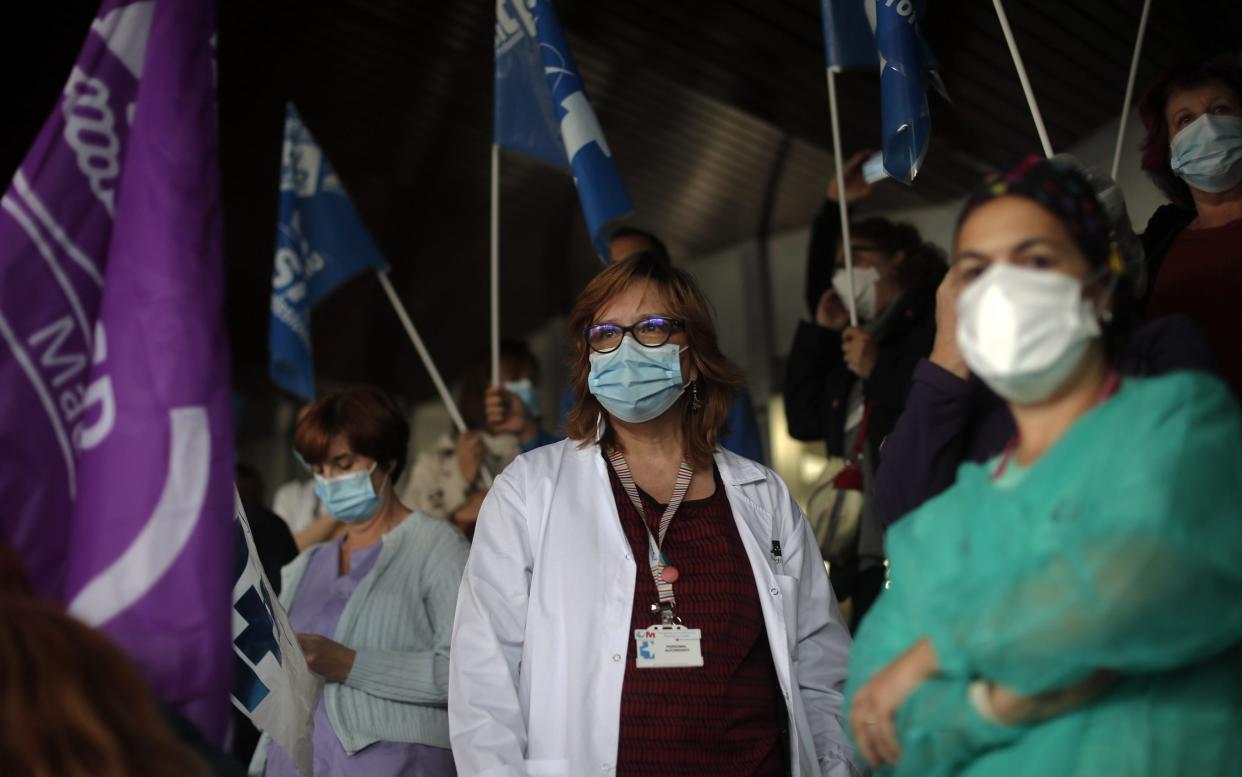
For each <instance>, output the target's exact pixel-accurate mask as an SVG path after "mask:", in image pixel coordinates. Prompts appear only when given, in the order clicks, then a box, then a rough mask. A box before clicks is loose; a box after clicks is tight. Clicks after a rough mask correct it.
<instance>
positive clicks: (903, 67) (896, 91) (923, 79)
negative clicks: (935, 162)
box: [875, 0, 934, 183]
mask: <svg viewBox="0 0 1242 777" xmlns="http://www.w3.org/2000/svg"><path fill="white" fill-rule="evenodd" d="M875 5H876V28H875V39H876V45H877V47H878V48H879V51H880V115H881V127H882V129H883V133H884V135H883V150H884V169H885V170H886V171H887V172H888V174H889V175H891V176H892V177H893V178H896V179H897V180H899V181H903V182H905V183H912V182H913V181H914V177H915V176H916V175H918V173H919V167H920V166H921V165H922V163H923V156H924V155H925V154H926V153H927V141H928V139H929V138H930V137H931V116H930V113H929V111H928V108H927V78H928V72H929V70H930V69H931V68H932V67H934V62H933V59H932V55H931V50H930V49H929V48H928V47H927V45H926V43H925V42H924V41H923V39H922V36H921V35H920V34H919V30H918V21H919V19H921V18H922V17H923V12H924V10H925V8H926V6H927V0H897V1H896V2H894V0H878V1H877V2H876V4H875Z"/></svg>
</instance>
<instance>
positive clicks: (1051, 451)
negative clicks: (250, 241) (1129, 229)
mask: <svg viewBox="0 0 1242 777" xmlns="http://www.w3.org/2000/svg"><path fill="white" fill-rule="evenodd" d="M1105 222H1106V219H1105V218H1104V214H1103V212H1102V209H1101V208H1100V205H1099V203H1098V201H1096V199H1095V196H1094V194H1092V192H1091V189H1090V188H1089V187H1088V185H1087V184H1086V182H1085V181H1084V180H1083V178H1082V177H1081V176H1080V175H1079V174H1078V173H1076V172H1074V171H1072V170H1071V169H1069V168H1068V167H1064V166H1062V165H1060V164H1059V163H1056V162H1052V161H1048V160H1043V159H1037V158H1033V157H1032V158H1028V159H1027V160H1024V161H1023V162H1022V163H1020V164H1019V165H1018V166H1017V167H1015V168H1014V169H1013V170H1012V171H1010V172H1009V173H1008V174H1007V175H1006V176H1005V177H1004V178H1002V179H1001V180H999V181H997V182H996V183H993V184H989V185H988V186H986V187H984V188H982V189H980V191H979V192H977V193H976V194H975V195H974V196H973V197H972V198H971V200H970V201H969V202H968V204H967V205H966V208H965V209H964V211H963V214H962V217H961V220H960V221H959V225H958V234H957V239H956V245H955V256H956V262H958V263H960V264H961V265H962V266H961V268H960V271H961V272H962V273H964V274H965V275H966V276H967V277H968V278H971V279H972V280H971V282H970V284H969V285H968V286H967V287H966V289H965V290H964V291H963V292H962V294H961V296H960V298H959V300H958V328H957V340H958V344H959V345H960V347H961V349H962V352H963V356H964V357H965V358H966V361H967V363H968V365H969V366H970V368H971V371H972V373H973V374H974V375H976V376H977V377H979V378H980V379H982V380H983V381H984V382H985V383H987V385H988V386H989V387H990V388H991V389H992V390H993V391H995V392H996V393H997V394H999V395H1000V396H1002V397H1003V398H1005V399H1006V400H1007V402H1008V404H1009V407H1010V410H1011V412H1012V413H1013V416H1014V421H1015V422H1016V426H1017V428H1018V434H1017V436H1016V437H1015V439H1014V440H1013V441H1012V442H1011V444H1010V446H1009V447H1008V449H1007V450H1006V451H1005V453H1004V454H1002V455H1001V456H999V457H997V458H996V459H994V460H992V461H990V462H987V463H985V464H969V463H968V464H965V465H963V466H962V467H961V469H960V470H959V471H958V476H957V482H956V483H955V485H954V486H952V487H951V488H950V489H949V490H948V491H946V492H944V493H943V494H941V495H940V496H939V497H937V498H935V499H933V500H931V501H929V502H927V503H926V504H924V505H923V506H922V507H921V508H919V509H918V510H917V511H916V512H915V513H913V514H912V515H910V516H909V517H907V518H906V519H904V520H902V521H901V522H900V523H898V524H896V525H895V526H894V527H893V528H892V529H891V530H890V533H889V535H888V538H887V550H888V557H889V563H890V567H889V584H888V585H889V587H888V590H886V591H885V592H884V593H883V595H882V596H881V597H880V599H879V601H878V602H877V604H876V605H875V607H874V609H873V610H872V611H871V613H870V614H869V615H868V617H867V618H866V620H864V622H863V623H862V626H861V628H860V630H859V633H858V635H857V639H856V641H855V643H854V649H853V654H852V657H851V665H850V671H849V683H848V685H847V688H846V696H847V700H848V704H849V715H850V726H851V731H852V733H853V735H854V738H855V740H856V741H857V743H858V744H859V746H860V748H861V749H862V751H863V753H864V754H865V755H866V756H867V758H868V760H869V761H870V762H871V763H872V764H873V765H874V766H876V767H877V771H878V772H879V773H880V774H886V775H887V774H891V775H920V776H921V777H926V776H928V775H958V774H960V775H971V776H976V775H978V776H983V775H1003V777H1024V776H1025V775H1032V776H1035V775H1041V776H1042V775H1049V776H1050V777H1051V776H1052V775H1056V777H1066V776H1071V777H1072V776H1077V775H1081V776H1082V777H1086V776H1087V775H1091V777H1096V776H1098V775H1127V777H1135V776H1138V777H1143V776H1144V775H1152V776H1153V777H1154V776H1155V775H1160V776H1161V777H1167V776H1168V775H1216V774H1229V773H1236V770H1239V769H1242V604H1240V603H1242V420H1240V419H1239V413H1238V409H1237V406H1236V404H1235V402H1234V400H1233V398H1232V396H1231V395H1230V393H1229V391H1228V389H1227V388H1225V386H1224V384H1223V383H1221V382H1220V381H1218V380H1217V379H1215V378H1213V377H1210V376H1208V375H1205V374H1198V373H1189V372H1186V373H1177V374H1172V375H1168V376H1163V377H1159V378H1145V379H1144V378H1126V379H1124V380H1121V379H1119V378H1118V376H1117V374H1116V372H1115V371H1114V370H1113V369H1112V368H1111V366H1110V361H1109V356H1108V351H1109V349H1108V347H1107V345H1106V340H1107V339H1108V338H1107V337H1106V333H1107V330H1108V322H1109V321H1111V318H1112V315H1111V311H1112V309H1113V306H1114V303H1115V301H1116V300H1118V299H1119V298H1120V297H1121V295H1122V292H1123V286H1122V284H1123V283H1124V281H1123V280H1122V277H1121V275H1122V274H1121V267H1120V260H1119V259H1118V257H1117V253H1116V249H1115V247H1114V246H1112V245H1111V243H1110V241H1109V238H1108V233H1107V224H1106V223H1105Z"/></svg>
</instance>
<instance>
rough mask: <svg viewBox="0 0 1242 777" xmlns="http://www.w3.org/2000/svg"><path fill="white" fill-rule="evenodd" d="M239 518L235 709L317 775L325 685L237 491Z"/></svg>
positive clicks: (236, 518)
mask: <svg viewBox="0 0 1242 777" xmlns="http://www.w3.org/2000/svg"><path fill="white" fill-rule="evenodd" d="M233 517H234V526H233V528H234V530H235V532H236V552H235V554H234V557H233V565H234V566H233V693H232V701H233V706H235V707H237V709H239V710H241V711H242V713H244V714H245V715H246V717H248V718H250V720H251V722H253V723H254V725H255V728H257V729H259V730H260V731H262V732H264V733H265V734H268V735H269V736H271V738H272V740H273V741H274V742H275V743H276V744H278V745H280V746H281V747H282V748H283V749H284V751H285V752H286V753H288V754H289V757H290V758H291V759H292V761H293V763H294V765H295V766H297V768H298V771H300V772H301V773H302V775H303V777H311V771H312V748H311V725H312V721H313V718H314V715H315V706H316V704H317V702H318V699H319V690H320V687H321V681H320V680H319V678H318V677H317V676H316V675H314V674H312V673H311V670H310V668H309V667H308V666H307V665H306V657H305V656H303V655H302V649H301V648H300V647H298V640H297V636H296V635H295V634H294V633H293V627H291V626H290V625H289V616H288V615H287V614H285V609H284V608H283V607H281V606H280V602H279V601H278V600H277V599H276V597H275V596H273V595H272V586H271V583H269V582H268V580H267V576H266V575H265V574H263V565H262V564H261V563H259V553H258V551H257V550H255V546H254V535H253V534H251V532H250V522H249V521H248V520H247V519H246V511H245V509H243V508H242V503H241V497H239V496H238V495H237V492H236V490H234V492H233Z"/></svg>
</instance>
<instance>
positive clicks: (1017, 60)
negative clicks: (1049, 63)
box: [992, 0, 1052, 157]
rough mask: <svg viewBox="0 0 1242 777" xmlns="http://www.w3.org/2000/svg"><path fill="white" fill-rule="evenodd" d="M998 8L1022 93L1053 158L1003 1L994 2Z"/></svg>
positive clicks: (1040, 135) (1041, 137) (1042, 118)
mask: <svg viewBox="0 0 1242 777" xmlns="http://www.w3.org/2000/svg"><path fill="white" fill-rule="evenodd" d="M992 5H994V6H996V18H997V19H999V20H1000V26H1001V32H1003V33H1004V34H1005V43H1006V44H1007V45H1008V46H1009V55H1010V56H1011V57H1013V66H1014V67H1015V68H1017V69H1018V80H1019V81H1021V82H1022V92H1023V93H1024V94H1025V95H1026V103H1027V105H1029V106H1030V108H1031V118H1032V119H1034V120H1035V129H1036V130H1037V131H1038V132H1039V142H1040V143H1042V144H1043V146H1044V156H1046V157H1051V156H1052V141H1051V140H1049V139H1048V130H1047V128H1045V127H1044V117H1043V116H1042V115H1041V114H1040V112H1039V106H1038V105H1037V104H1036V103H1035V92H1034V91H1033V90H1032V89H1031V81H1030V79H1029V78H1027V77H1026V67H1025V66H1024V65H1023V64H1022V55H1021V54H1019V53H1018V43H1017V41H1015V40H1014V38H1013V30H1011V29H1009V17H1007V16H1005V8H1004V6H1002V5H1001V0H992Z"/></svg>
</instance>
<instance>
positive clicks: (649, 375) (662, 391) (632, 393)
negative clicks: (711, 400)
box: [587, 335, 686, 424]
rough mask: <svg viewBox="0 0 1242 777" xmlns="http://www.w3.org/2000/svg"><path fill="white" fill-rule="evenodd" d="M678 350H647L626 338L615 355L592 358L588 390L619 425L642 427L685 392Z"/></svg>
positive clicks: (673, 346) (664, 347)
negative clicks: (617, 420)
mask: <svg viewBox="0 0 1242 777" xmlns="http://www.w3.org/2000/svg"><path fill="white" fill-rule="evenodd" d="M681 350H682V349H681V348H680V347H679V346H678V345H677V344H676V343H666V344H665V345H661V346H658V347H656V348H648V347H647V346H645V345H640V344H638V343H637V342H635V340H634V338H633V337H632V336H630V335H626V336H625V337H623V338H621V345H620V346H618V347H617V349H616V350H615V351H609V352H608V353H592V354H591V374H590V375H589V376H588V377H587V386H588V387H589V388H590V390H591V393H592V394H594V395H595V398H596V399H598V400H599V403H600V404H601V405H603V406H604V409H605V410H607V411H608V413H609V414H610V415H612V416H615V417H616V418H619V419H621V420H622V421H625V422H627V423H631V424H641V423H643V422H644V421H650V420H651V419H653V418H658V417H660V416H661V415H663V414H664V411H666V410H668V409H669V408H670V407H672V406H673V405H674V404H675V403H676V402H677V399H678V398H679V397H680V396H681V395H682V392H684V391H685V390H686V383H685V382H684V381H683V380H682V377H681Z"/></svg>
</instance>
